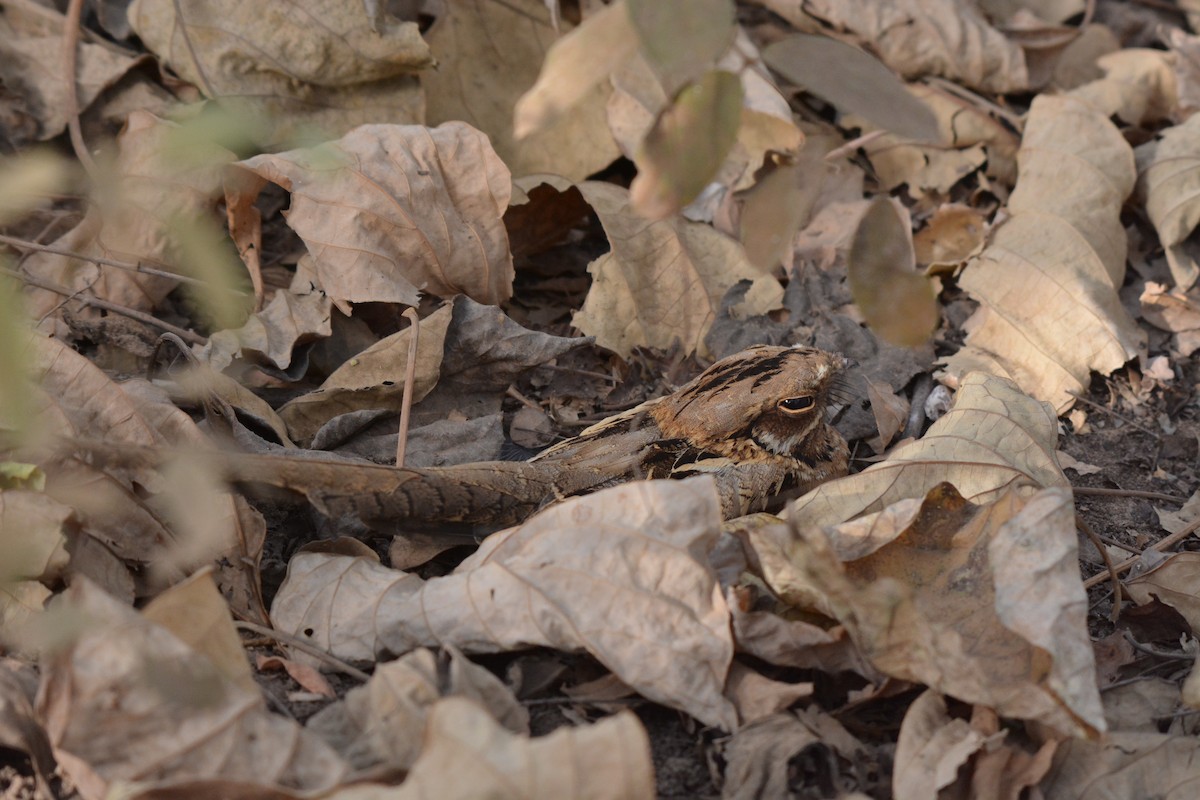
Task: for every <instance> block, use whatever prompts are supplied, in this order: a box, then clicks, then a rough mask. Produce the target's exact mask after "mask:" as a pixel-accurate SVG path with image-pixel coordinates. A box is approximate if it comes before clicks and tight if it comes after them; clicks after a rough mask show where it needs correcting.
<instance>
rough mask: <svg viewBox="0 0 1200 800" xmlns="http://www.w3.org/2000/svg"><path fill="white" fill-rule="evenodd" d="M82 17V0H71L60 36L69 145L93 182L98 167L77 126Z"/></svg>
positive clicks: (98, 173) (96, 177) (98, 171)
mask: <svg viewBox="0 0 1200 800" xmlns="http://www.w3.org/2000/svg"><path fill="white" fill-rule="evenodd" d="M82 17H83V0H71V2H70V3H69V4H68V5H67V18H66V22H65V23H64V27H63V37H62V67H63V81H65V82H66V84H67V130H68V131H70V133H71V147H72V148H73V149H74V150H75V155H76V156H77V157H78V158H79V163H80V164H82V165H83V169H84V171H85V172H87V174H88V176H89V177H90V178H91V179H92V182H93V183H95V182H97V180H98V179H99V176H100V169H99V168H98V167H97V166H96V162H95V161H93V160H92V154H91V153H89V152H88V149H87V144H86V143H85V142H84V141H83V129H82V128H81V127H80V126H79V96H78V95H77V94H76V88H77V87H76V81H75V69H76V65H77V61H76V55H77V53H78V50H79V27H80V21H81V19H82Z"/></svg>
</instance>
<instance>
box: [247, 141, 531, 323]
mask: <svg viewBox="0 0 1200 800" xmlns="http://www.w3.org/2000/svg"><path fill="white" fill-rule="evenodd" d="M267 181H270V182H272V183H277V184H279V185H280V186H282V187H283V188H284V189H286V190H288V191H289V192H291V198H292V204H291V209H290V211H289V212H288V215H287V221H288V225H289V227H291V228H292V230H294V231H295V232H296V233H297V234H298V235H299V236H300V238H301V239H302V240H304V243H305V246H306V247H307V248H308V252H309V255H311V256H312V258H313V266H314V268H315V270H314V271H315V273H316V278H315V282H316V284H317V288H319V289H321V290H322V291H324V292H325V293H326V294H327V295H329V297H330V299H331V300H333V302H334V304H335V305H337V306H338V308H339V309H341V310H342V312H343V313H344V314H346V315H347V316H349V315H350V313H351V311H350V307H349V304H350V303H367V302H379V303H404V304H406V305H416V304H417V302H418V301H419V299H420V294H421V293H422V292H424V293H428V294H432V295H436V296H438V297H449V296H450V295H454V294H460V293H462V294H466V295H468V296H470V297H472V298H474V299H476V300H478V301H479V302H481V303H492V304H496V303H500V302H502V301H504V300H507V299H508V298H509V296H511V295H512V281H513V265H512V256H511V255H510V254H509V252H508V234H507V233H506V232H505V230H504V222H503V215H504V209H505V208H506V207H507V206H508V199H509V195H510V194H511V193H512V180H511V177H510V175H509V172H508V168H507V167H505V166H504V162H502V161H501V160H500V158H499V157H498V156H497V155H496V153H495V151H493V150H492V148H491V145H490V144H489V143H488V139H487V136H485V135H484V134H482V133H480V132H479V131H477V130H475V129H474V128H472V127H471V126H469V125H466V124H465V123H461V122H448V123H446V124H444V125H440V126H439V127H437V128H426V127H424V126H421V125H363V126H361V127H359V128H357V129H355V130H353V131H351V132H350V133H348V134H346V135H345V136H343V137H342V138H341V139H339V140H337V141H336V142H330V143H327V144H323V145H319V146H317V147H312V148H304V149H300V150H291V151H288V152H286V153H276V154H265V155H260V156H255V157H254V158H251V159H249V160H246V161H241V162H238V163H237V164H236V165H235V167H234V168H232V169H231V171H230V177H229V178H227V180H226V185H225V194H226V201H227V202H228V203H229V205H230V214H231V215H233V214H234V213H235V212H234V209H238V210H239V211H238V213H239V214H240V215H245V216H247V217H249V222H248V223H247V220H245V219H234V220H231V223H230V229H231V230H233V231H234V232H235V237H236V239H237V243H238V249H239V251H241V252H242V254H243V257H244V258H247V259H248V260H247V263H250V262H251V261H252V260H254V259H256V258H257V256H256V255H254V256H249V255H248V254H249V253H250V252H251V251H255V252H256V250H255V248H254V247H253V245H254V241H255V236H256V235H257V234H256V233H255V231H256V230H257V214H258V212H257V211H256V210H255V209H254V208H253V205H252V203H253V200H254V198H255V197H257V196H258V193H259V192H260V191H262V189H263V187H264V186H265V185H266V183H267Z"/></svg>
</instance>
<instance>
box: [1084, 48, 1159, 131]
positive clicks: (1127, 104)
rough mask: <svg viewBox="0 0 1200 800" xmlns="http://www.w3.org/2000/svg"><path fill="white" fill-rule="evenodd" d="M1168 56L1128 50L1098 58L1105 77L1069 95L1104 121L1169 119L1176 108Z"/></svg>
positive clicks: (1139, 50)
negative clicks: (1096, 113) (1108, 118)
mask: <svg viewBox="0 0 1200 800" xmlns="http://www.w3.org/2000/svg"><path fill="white" fill-rule="evenodd" d="M1173 60H1174V59H1173V58H1172V56H1171V54H1169V53H1164V52H1163V51H1162V50H1149V49H1142V48H1137V47H1128V48H1124V49H1121V50H1118V51H1117V52H1115V53H1109V54H1108V55H1106V56H1101V57H1100V58H1099V59H1098V60H1097V63H1098V64H1099V65H1100V68H1101V69H1102V70H1104V77H1103V78H1099V79H1098V80H1094V81H1092V82H1091V83H1085V84H1084V85H1082V86H1077V87H1076V88H1074V89H1072V90H1071V91H1070V92H1069V95H1070V96H1071V97H1074V98H1076V99H1077V100H1081V101H1083V102H1084V103H1086V104H1087V105H1088V106H1090V107H1091V108H1092V109H1094V110H1095V111H1097V112H1099V113H1100V114H1101V115H1103V116H1105V117H1113V116H1115V117H1118V118H1120V119H1121V120H1123V121H1124V122H1126V123H1128V124H1130V125H1143V124H1145V123H1148V122H1154V121H1156V120H1160V119H1163V118H1165V117H1168V116H1170V115H1171V114H1172V113H1173V112H1174V111H1175V109H1176V107H1177V106H1178V104H1179V97H1178V91H1179V90H1178V87H1177V84H1176V80H1175V74H1174V72H1173V63H1172V62H1173Z"/></svg>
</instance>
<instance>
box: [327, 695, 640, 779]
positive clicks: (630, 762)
mask: <svg viewBox="0 0 1200 800" xmlns="http://www.w3.org/2000/svg"><path fill="white" fill-rule="evenodd" d="M654 796H655V792H654V768H653V765H652V763H651V760H650V740H649V738H648V737H647V736H646V731H645V729H644V728H643V727H642V723H641V722H639V721H638V718H637V717H636V716H634V714H633V713H632V712H630V711H622V712H621V713H619V714H617V715H615V716H613V717H609V718H607V719H602V720H600V721H599V722H596V723H594V724H592V725H586V726H579V727H571V726H567V727H564V728H559V729H558V730H556V731H554V732H553V733H551V734H549V735H548V736H543V737H539V738H537V739H530V738H528V737H526V736H520V735H516V734H512V733H510V732H508V731H506V730H505V729H504V728H502V727H501V726H500V725H499V724H497V723H496V722H495V721H494V720H493V719H492V718H491V717H490V716H488V714H487V712H486V711H485V710H484V709H483V708H482V707H480V706H479V705H478V704H477V703H474V702H472V701H471V700H467V699H464V698H461V697H451V698H447V699H445V700H442V701H440V702H439V703H438V704H437V705H435V706H434V707H433V709H432V711H431V712H430V715H429V723H428V726H427V729H426V734H425V749H424V750H422V752H421V755H420V757H419V758H418V759H417V763H416V764H415V765H414V766H413V768H412V771H411V772H410V773H409V775H408V779H407V780H406V781H405V782H404V783H403V784H402V785H401V786H400V787H398V788H394V787H389V786H372V785H362V786H351V787H348V788H345V789H342V790H340V791H338V792H335V793H332V794H330V795H327V797H328V800H425V799H426V798H431V797H437V798H439V800H474V799H475V798H480V797H487V798H495V800H538V799H539V798H549V797H553V798H563V800H584V798H587V799H588V800H610V798H611V800H650V798H653V797H654Z"/></svg>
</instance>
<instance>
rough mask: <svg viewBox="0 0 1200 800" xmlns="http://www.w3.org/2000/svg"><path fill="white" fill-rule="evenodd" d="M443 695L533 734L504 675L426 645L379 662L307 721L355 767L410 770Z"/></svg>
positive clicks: (513, 729)
mask: <svg viewBox="0 0 1200 800" xmlns="http://www.w3.org/2000/svg"><path fill="white" fill-rule="evenodd" d="M443 697H466V698H468V699H470V700H474V701H475V702H477V703H479V704H480V705H481V706H483V707H484V708H485V709H487V711H488V713H489V714H490V716H491V717H492V718H493V719H495V720H498V721H499V723H500V724H501V725H503V726H504V728H506V729H507V730H508V731H510V732H512V733H524V734H528V733H529V713H528V712H527V711H526V710H525V709H524V708H523V707H522V706H521V705H520V703H518V702H517V700H516V698H515V697H513V695H512V692H511V691H510V690H509V689H508V687H507V686H505V685H504V683H503V682H502V681H500V679H499V678H497V677H495V676H494V675H492V673H490V672H488V671H487V670H486V669H484V668H483V667H479V666H476V665H474V664H472V663H471V662H470V661H468V660H467V658H466V657H465V656H463V655H462V654H461V653H459V652H458V651H457V650H455V649H454V648H453V647H451V648H449V657H448V663H446V659H445V658H441V657H439V656H438V655H437V654H435V653H434V652H433V651H432V650H426V649H424V648H422V649H420V650H414V651H413V652H411V653H407V654H406V655H404V656H402V657H401V658H399V659H397V660H396V661H389V662H387V663H386V664H380V665H379V666H377V667H376V668H375V673H374V674H373V675H372V676H371V680H370V681H368V682H367V683H366V685H364V686H359V687H356V688H354V689H351V690H350V691H349V692H347V693H346V696H345V698H344V699H342V700H341V701H339V702H337V703H334V704H333V705H330V706H326V707H325V708H323V709H321V710H320V711H319V712H317V714H315V715H314V716H313V717H312V718H311V719H310V720H309V721H308V723H307V726H306V727H307V728H308V730H310V731H312V732H313V733H316V734H317V735H319V736H320V737H321V738H322V739H324V740H325V741H326V742H328V743H329V744H331V745H332V746H333V747H334V748H335V749H336V750H337V751H338V752H339V753H341V754H342V756H343V757H344V758H345V759H346V760H347V761H348V762H349V763H350V764H351V765H353V766H354V768H355V769H358V770H365V769H370V768H372V767H376V766H381V765H382V766H384V767H386V768H388V769H394V770H408V769H411V768H412V766H413V763H414V762H415V761H416V760H417V757H418V755H419V754H420V752H421V748H422V735H423V734H424V732H425V720H426V717H427V716H428V714H429V710H430V708H431V707H432V706H433V705H434V704H435V703H436V702H437V701H438V700H440V699H441V698H443Z"/></svg>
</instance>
